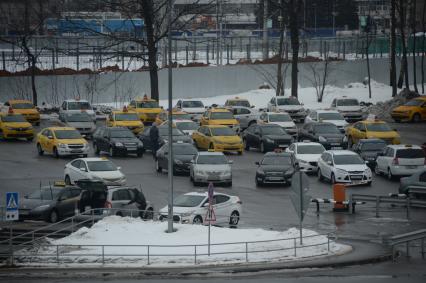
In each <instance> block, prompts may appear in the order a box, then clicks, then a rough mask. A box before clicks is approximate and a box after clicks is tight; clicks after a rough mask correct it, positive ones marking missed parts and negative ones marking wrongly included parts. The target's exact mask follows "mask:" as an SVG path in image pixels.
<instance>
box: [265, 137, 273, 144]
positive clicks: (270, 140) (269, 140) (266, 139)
mask: <svg viewBox="0 0 426 283" xmlns="http://www.w3.org/2000/svg"><path fill="white" fill-rule="evenodd" d="M265 141H266V142H269V143H274V140H272V139H270V138H265Z"/></svg>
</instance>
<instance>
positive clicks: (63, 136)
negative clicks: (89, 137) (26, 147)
mask: <svg viewBox="0 0 426 283" xmlns="http://www.w3.org/2000/svg"><path fill="white" fill-rule="evenodd" d="M36 143H37V151H38V154H39V155H43V154H44V152H48V153H52V154H53V156H55V157H56V158H59V157H61V156H69V155H82V156H83V157H87V155H88V153H89V144H88V143H87V141H86V140H85V139H84V138H83V137H82V136H81V134H80V132H79V131H77V130H76V129H75V128H72V127H50V128H45V129H43V130H41V131H40V132H39V133H38V134H37V139H36Z"/></svg>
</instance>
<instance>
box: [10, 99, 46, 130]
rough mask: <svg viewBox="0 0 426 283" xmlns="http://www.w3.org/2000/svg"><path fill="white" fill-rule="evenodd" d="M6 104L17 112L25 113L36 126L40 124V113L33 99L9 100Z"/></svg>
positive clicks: (26, 117)
mask: <svg viewBox="0 0 426 283" xmlns="http://www.w3.org/2000/svg"><path fill="white" fill-rule="evenodd" d="M4 105H5V106H8V107H9V108H10V109H11V110H12V111H13V112H14V113H15V114H22V115H24V117H25V119H27V121H28V122H30V123H33V124H35V125H36V126H38V125H40V113H39V112H38V110H37V108H35V106H34V104H33V103H32V102H31V101H28V100H9V101H7V102H6V103H5V104H4Z"/></svg>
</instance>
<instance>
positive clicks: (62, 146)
mask: <svg viewBox="0 0 426 283" xmlns="http://www.w3.org/2000/svg"><path fill="white" fill-rule="evenodd" d="M58 147H60V148H66V147H67V145H66V144H64V143H60V144H58Z"/></svg>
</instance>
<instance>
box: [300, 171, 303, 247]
mask: <svg viewBox="0 0 426 283" xmlns="http://www.w3.org/2000/svg"><path fill="white" fill-rule="evenodd" d="M299 193H300V216H299V230H300V231H299V233H300V245H303V240H302V238H303V237H302V221H303V214H304V213H303V210H304V209H303V183H302V171H299Z"/></svg>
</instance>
